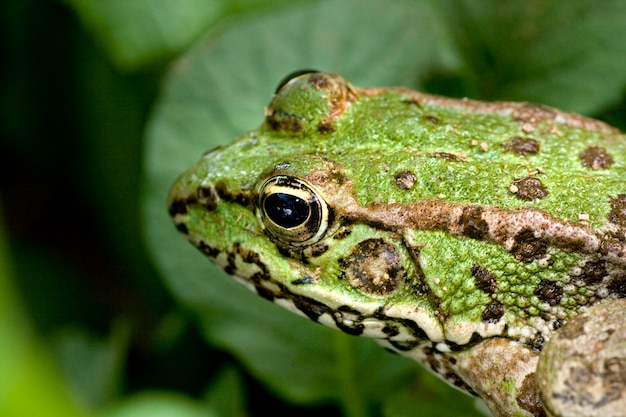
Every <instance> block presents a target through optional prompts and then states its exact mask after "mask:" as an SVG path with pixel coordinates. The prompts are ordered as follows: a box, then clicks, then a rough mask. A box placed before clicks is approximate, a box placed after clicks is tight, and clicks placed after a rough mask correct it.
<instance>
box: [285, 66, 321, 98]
mask: <svg viewBox="0 0 626 417" xmlns="http://www.w3.org/2000/svg"><path fill="white" fill-rule="evenodd" d="M318 72H320V71H318V70H314V69H301V70H296V71H293V72H290V73H289V74H287V75H286V76H285V77H284V78H283V79H282V80H280V82H279V83H278V86H277V87H276V90H275V91H274V94H276V93H278V92H279V91H280V90H281V89H282V88H283V87H284V86H286V85H287V84H289V82H290V81H291V80H293V79H296V78H298V77H300V76H302V75H307V74H316V73H318Z"/></svg>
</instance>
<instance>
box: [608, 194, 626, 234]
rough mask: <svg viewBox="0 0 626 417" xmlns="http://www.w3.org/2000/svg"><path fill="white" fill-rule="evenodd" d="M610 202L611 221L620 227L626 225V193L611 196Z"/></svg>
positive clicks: (609, 216) (609, 217)
mask: <svg viewBox="0 0 626 417" xmlns="http://www.w3.org/2000/svg"><path fill="white" fill-rule="evenodd" d="M609 204H611V211H610V212H609V215H608V219H609V221H610V222H611V223H613V224H616V225H618V226H620V227H626V194H618V196H617V197H609Z"/></svg>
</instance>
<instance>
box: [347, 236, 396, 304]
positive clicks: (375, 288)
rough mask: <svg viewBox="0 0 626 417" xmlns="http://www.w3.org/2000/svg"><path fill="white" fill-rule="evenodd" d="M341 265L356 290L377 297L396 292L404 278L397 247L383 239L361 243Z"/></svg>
mask: <svg viewBox="0 0 626 417" xmlns="http://www.w3.org/2000/svg"><path fill="white" fill-rule="evenodd" d="M339 266H340V267H341V268H342V269H343V270H344V272H345V274H346V277H347V278H348V280H349V281H350V284H351V285H352V286H353V287H354V288H358V289H360V290H362V291H365V292H367V293H369V294H374V295H385V294H390V293H392V292H393V291H395V290H396V288H397V287H398V285H399V284H400V282H401V281H402V279H403V278H404V269H403V268H402V264H401V263H400V257H399V256H398V253H397V252H396V249H395V247H394V246H393V245H392V244H391V243H388V242H386V241H385V240H384V239H380V238H379V239H367V240H364V241H362V242H360V243H359V244H358V245H357V246H356V247H355V248H354V250H353V251H352V253H350V255H348V256H346V257H345V258H340V259H339Z"/></svg>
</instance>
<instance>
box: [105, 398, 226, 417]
mask: <svg viewBox="0 0 626 417" xmlns="http://www.w3.org/2000/svg"><path fill="white" fill-rule="evenodd" d="M99 416H100V417H216V416H217V414H214V413H213V412H212V411H211V410H208V409H207V407H206V406H205V405H203V404H201V403H200V402H198V401H195V400H192V399H190V398H188V397H185V396H183V395H180V394H176V393H172V392H143V393H140V394H136V395H134V396H132V397H130V398H128V399H125V400H124V401H123V402H121V403H120V404H118V405H116V406H115V407H114V408H112V409H110V410H108V411H105V412H103V413H101V414H99Z"/></svg>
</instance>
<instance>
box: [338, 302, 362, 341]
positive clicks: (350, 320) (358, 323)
mask: <svg viewBox="0 0 626 417" xmlns="http://www.w3.org/2000/svg"><path fill="white" fill-rule="evenodd" d="M333 319H334V320H335V324H336V325H337V327H338V328H339V329H340V330H341V331H343V332H344V333H347V334H349V335H352V336H360V335H362V334H363V330H364V329H365V325H364V324H363V316H362V315H361V313H360V312H359V311H358V310H354V309H353V308H350V307H348V306H340V307H339V308H338V309H337V311H336V312H334V313H333Z"/></svg>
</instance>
